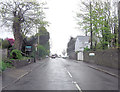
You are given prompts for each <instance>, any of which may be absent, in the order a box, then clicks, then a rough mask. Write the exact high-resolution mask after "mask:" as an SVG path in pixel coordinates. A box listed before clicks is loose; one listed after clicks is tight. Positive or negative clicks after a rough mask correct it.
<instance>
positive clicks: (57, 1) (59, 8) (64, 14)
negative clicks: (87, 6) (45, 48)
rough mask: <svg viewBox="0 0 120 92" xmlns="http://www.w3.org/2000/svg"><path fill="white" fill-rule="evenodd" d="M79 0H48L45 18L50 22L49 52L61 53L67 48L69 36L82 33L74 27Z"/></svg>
mask: <svg viewBox="0 0 120 92" xmlns="http://www.w3.org/2000/svg"><path fill="white" fill-rule="evenodd" d="M79 2H80V0H48V1H47V5H48V7H49V9H48V10H45V11H46V17H47V20H48V21H49V22H50V23H51V24H50V27H49V28H48V31H49V32H50V37H51V39H50V42H51V52H52V53H58V54H61V52H62V51H63V49H66V48H67V43H68V41H69V39H70V37H71V36H72V37H76V36H77V35H83V33H82V32H81V31H79V30H78V29H77V28H76V27H77V25H76V21H75V19H74V17H75V16H76V13H75V12H76V11H77V10H78V9H79V6H78V4H79Z"/></svg>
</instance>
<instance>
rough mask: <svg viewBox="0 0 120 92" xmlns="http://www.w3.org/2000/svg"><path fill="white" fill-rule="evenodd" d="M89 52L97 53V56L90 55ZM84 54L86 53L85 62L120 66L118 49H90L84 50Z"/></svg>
mask: <svg viewBox="0 0 120 92" xmlns="http://www.w3.org/2000/svg"><path fill="white" fill-rule="evenodd" d="M89 53H95V56H89ZM83 55H84V62H88V63H94V64H98V65H102V66H106V67H110V68H118V50H117V49H109V50H104V51H89V52H84V53H83ZM119 62H120V60H119Z"/></svg>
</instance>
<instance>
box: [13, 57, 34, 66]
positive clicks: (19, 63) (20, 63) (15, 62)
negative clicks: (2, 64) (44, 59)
mask: <svg viewBox="0 0 120 92" xmlns="http://www.w3.org/2000/svg"><path fill="white" fill-rule="evenodd" d="M11 61H12V62H13V66H14V67H16V68H19V67H23V66H26V65H28V64H30V63H33V62H34V58H31V59H26V60H11Z"/></svg>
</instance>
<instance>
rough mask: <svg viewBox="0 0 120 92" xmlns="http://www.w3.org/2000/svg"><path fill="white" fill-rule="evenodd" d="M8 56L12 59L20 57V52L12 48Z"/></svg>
mask: <svg viewBox="0 0 120 92" xmlns="http://www.w3.org/2000/svg"><path fill="white" fill-rule="evenodd" d="M10 57H11V58H13V59H21V58H22V54H21V51H20V50H17V49H14V50H12V51H11V52H10Z"/></svg>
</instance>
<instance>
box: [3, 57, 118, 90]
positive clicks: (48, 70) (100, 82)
mask: <svg viewBox="0 0 120 92" xmlns="http://www.w3.org/2000/svg"><path fill="white" fill-rule="evenodd" d="M4 90H79V91H80V92H81V90H118V78H116V77H113V76H111V75H108V74H105V73H103V72H100V71H97V70H94V69H92V68H90V67H88V66H87V64H85V63H83V62H82V61H79V63H77V62H75V61H73V60H69V59H62V58H55V59H51V58H48V59H46V60H44V62H42V63H40V66H39V67H36V68H35V69H34V70H32V71H31V72H30V73H29V74H27V75H26V76H24V77H22V78H21V79H20V80H19V81H17V82H16V83H14V84H12V85H10V86H8V87H7V88H5V89H4Z"/></svg>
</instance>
